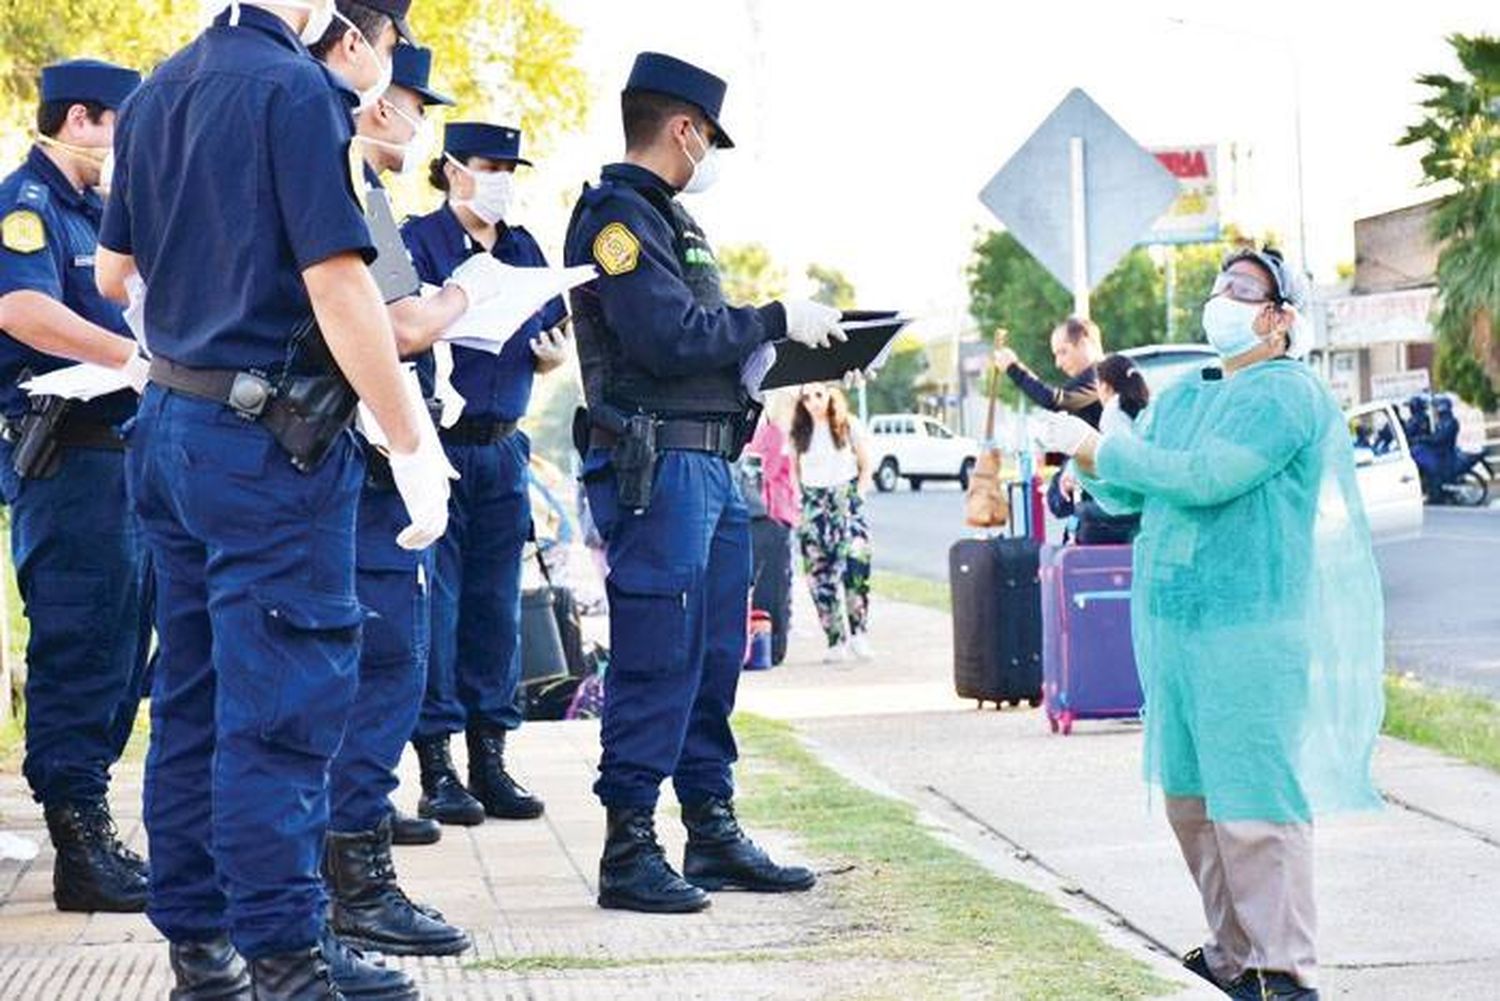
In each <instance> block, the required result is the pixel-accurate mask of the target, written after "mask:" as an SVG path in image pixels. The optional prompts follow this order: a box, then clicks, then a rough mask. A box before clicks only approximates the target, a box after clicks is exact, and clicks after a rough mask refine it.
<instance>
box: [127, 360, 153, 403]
mask: <svg viewBox="0 0 1500 1001" xmlns="http://www.w3.org/2000/svg"><path fill="white" fill-rule="evenodd" d="M120 371H121V372H123V373H125V378H127V379H129V380H130V388H131V389H133V390H135V392H136V395H137V396H139V395H140V394H141V393H144V392H145V391H146V383H148V382H150V381H151V363H150V362H149V361H147V360H146V359H144V358H142V357H141V356H140V355H139V354H137V353H136V352H134V351H132V352H131V353H130V357H129V358H128V359H127V360H126V362H125V364H123V365H121V366H120Z"/></svg>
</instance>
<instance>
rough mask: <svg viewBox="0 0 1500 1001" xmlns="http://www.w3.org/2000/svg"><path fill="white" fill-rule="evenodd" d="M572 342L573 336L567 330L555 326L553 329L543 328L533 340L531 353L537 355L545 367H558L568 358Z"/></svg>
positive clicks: (537, 358)
mask: <svg viewBox="0 0 1500 1001" xmlns="http://www.w3.org/2000/svg"><path fill="white" fill-rule="evenodd" d="M572 343H573V338H572V336H571V335H569V333H568V332H567V331H566V330H564V329H563V328H562V327H553V328H552V329H551V330H543V331H542V332H541V333H540V334H538V335H537V337H536V340H534V341H532V342H531V353H532V354H534V355H536V360H537V361H539V362H541V363H542V365H543V366H544V367H547V368H556V367H557V366H559V365H561V364H562V363H563V362H565V361H567V360H568V348H569V346H570V345H571V344H572Z"/></svg>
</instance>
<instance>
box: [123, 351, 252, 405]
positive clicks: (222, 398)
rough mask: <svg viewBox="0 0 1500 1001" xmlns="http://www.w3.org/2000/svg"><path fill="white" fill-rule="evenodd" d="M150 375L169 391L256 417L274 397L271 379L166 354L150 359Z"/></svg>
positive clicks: (152, 379) (155, 381) (153, 380)
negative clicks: (177, 359)
mask: <svg viewBox="0 0 1500 1001" xmlns="http://www.w3.org/2000/svg"><path fill="white" fill-rule="evenodd" d="M150 379H151V381H152V382H154V383H156V384H157V385H158V386H162V387H164V388H166V389H170V390H172V391H173V392H177V393H185V394H187V395H188V396H196V397H198V398H199V399H203V400H213V401H214V402H215V403H222V404H224V405H225V406H227V407H229V408H230V409H232V410H234V411H235V412H236V413H239V414H241V415H242V416H245V417H259V416H260V415H261V414H262V413H263V412H264V411H265V409H266V408H267V407H268V406H270V405H271V403H272V401H273V400H274V399H275V393H274V392H273V390H272V388H271V383H270V382H269V381H268V380H267V379H265V378H264V377H262V376H259V375H256V374H254V373H252V372H241V371H238V370H236V369H232V368H188V367H187V366H186V365H179V364H177V363H176V362H175V361H172V360H171V359H170V358H163V357H162V356H161V355H156V356H155V357H153V358H152V359H151V371H150Z"/></svg>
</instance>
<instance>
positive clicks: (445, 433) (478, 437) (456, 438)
mask: <svg viewBox="0 0 1500 1001" xmlns="http://www.w3.org/2000/svg"><path fill="white" fill-rule="evenodd" d="M515 432H516V422H515V421H496V420H478V419H470V418H461V419H460V420H459V421H458V423H456V424H454V425H453V426H452V427H451V428H443V429H442V430H441V431H439V432H438V437H440V438H441V439H442V440H443V444H444V445H494V444H497V443H499V442H502V441H504V440H505V439H507V438H509V437H510V436H511V435H513V434H515Z"/></svg>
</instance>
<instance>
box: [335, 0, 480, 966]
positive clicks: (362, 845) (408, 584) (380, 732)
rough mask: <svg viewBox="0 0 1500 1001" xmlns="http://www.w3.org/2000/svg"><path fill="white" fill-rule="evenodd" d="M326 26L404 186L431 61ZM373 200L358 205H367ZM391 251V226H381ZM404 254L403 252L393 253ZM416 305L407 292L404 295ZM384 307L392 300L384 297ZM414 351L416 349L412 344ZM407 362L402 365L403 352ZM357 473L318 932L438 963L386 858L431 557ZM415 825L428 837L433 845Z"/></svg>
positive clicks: (368, 28)
mask: <svg viewBox="0 0 1500 1001" xmlns="http://www.w3.org/2000/svg"><path fill="white" fill-rule="evenodd" d="M339 12H340V13H341V14H343V15H345V16H346V17H347V21H344V20H336V21H335V23H334V24H333V25H332V26H331V27H330V28H329V30H328V32H327V33H326V34H325V35H324V36H323V38H322V39H321V40H320V41H319V42H317V43H316V44H314V45H313V46H312V53H313V55H314V56H316V57H317V58H318V59H320V60H322V61H323V62H324V63H325V64H326V65H327V66H328V67H329V68H330V69H332V70H333V71H334V72H335V73H337V74H339V75H340V76H341V77H343V78H344V79H345V80H346V81H348V82H349V83H350V85H351V86H353V87H355V89H356V90H357V91H359V92H361V93H364V94H370V95H372V96H371V97H370V98H369V99H367V100H366V101H365V107H364V108H363V109H362V110H361V111H360V113H359V115H358V117H357V119H356V123H355V132H356V135H355V141H356V142H357V143H358V144H359V148H360V150H361V152H362V154H363V159H364V177H363V178H362V181H363V183H364V184H365V185H366V186H368V187H369V188H370V189H372V192H373V191H379V190H383V188H382V185H381V181H380V177H379V175H380V174H382V173H384V172H386V171H395V172H397V173H401V172H406V173H410V172H411V171H412V170H415V169H418V168H421V167H425V166H426V163H427V158H428V157H429V156H430V155H431V152H432V151H431V145H432V144H431V141H430V137H431V134H432V133H431V131H430V124H429V123H427V121H426V119H425V114H426V107H427V106H428V105H445V104H448V105H451V104H452V103H453V102H452V100H451V99H449V98H448V97H445V96H444V95H442V94H439V93H437V92H436V91H434V90H432V89H431V87H430V86H429V75H430V73H431V68H432V52H431V50H430V49H425V48H421V47H419V46H415V45H398V46H397V47H396V49H395V51H394V52H393V53H392V55H391V74H390V84H389V86H388V87H387V88H386V89H385V91H384V92H383V93H381V94H380V95H379V96H378V97H376V96H373V89H372V88H374V87H378V86H379V85H380V84H381V83H382V82H383V79H382V78H383V73H382V72H381V70H380V65H381V64H380V62H379V60H378V59H377V58H375V57H374V56H373V53H374V46H373V45H371V44H370V41H369V38H368V37H367V34H366V33H371V32H374V31H376V30H378V28H379V26H380V21H379V17H380V15H379V14H378V13H377V12H375V11H374V10H373V9H372V8H368V7H365V6H364V5H363V4H362V3H354V2H350V0H339ZM371 197H373V195H372V194H367V195H366V198H367V201H368V200H369V199H370V198H371ZM386 222H387V225H389V226H390V227H391V236H392V237H393V238H394V235H395V226H394V222H393V221H390V220H389V219H387V220H386ZM398 252H401V253H404V251H398ZM409 291H410V292H415V288H413V289H411V290H409ZM387 294H388V295H395V294H397V293H395V292H394V291H392V292H389V293H387ZM467 305H468V303H467V299H466V296H465V294H464V292H463V291H462V289H460V288H459V287H457V286H448V287H446V288H444V289H443V290H442V291H440V292H438V293H437V294H436V295H432V296H428V297H426V298H419V297H417V296H415V295H407V296H405V297H403V298H400V299H397V300H395V301H394V302H393V303H392V308H391V314H392V325H393V327H394V328H396V333H397V340H398V343H400V342H401V341H402V335H403V334H405V335H406V337H407V339H408V340H410V339H411V338H412V337H416V338H418V339H419V341H418V345H417V346H419V347H423V348H425V347H426V346H429V345H430V344H431V340H432V339H433V338H435V337H436V334H437V333H438V331H439V330H441V329H442V328H443V327H446V326H448V325H450V324H451V323H452V322H453V320H455V319H456V318H457V317H458V316H459V315H461V314H462V312H463V311H464V310H465V309H466V308H467ZM422 338H425V342H424V341H422V340H421V339H422ZM406 347H407V348H408V350H406V351H403V352H402V353H409V348H410V345H406ZM364 450H365V462H366V474H365V483H364V489H363V490H361V492H360V498H359V523H358V528H357V530H356V549H355V558H356V561H357V562H356V566H357V573H356V576H355V582H356V588H357V590H358V594H359V600H360V603H361V604H362V605H364V606H365V608H366V609H368V610H369V611H370V612H371V613H373V614H372V615H371V617H370V618H369V619H368V620H367V621H366V622H365V630H364V642H363V644H362V646H361V649H360V659H359V689H358V691H357V692H356V693H355V698H354V706H353V708H352V710H351V711H350V714H349V726H348V728H347V731H346V733H345V735H344V743H343V746H341V747H340V748H339V752H338V754H337V755H336V756H335V757H334V759H333V764H332V767H331V768H330V771H329V790H330V796H331V805H330V813H329V825H328V841H327V845H326V849H325V853H324V860H323V873H324V878H325V880H326V882H327V884H328V890H329V894H330V896H331V897H332V898H333V906H332V908H331V910H330V921H331V922H332V924H333V928H334V931H335V932H336V933H337V934H338V935H339V937H340V938H341V939H343V940H344V941H346V942H348V943H350V944H352V945H356V946H359V947H362V948H370V949H375V950H378V951H380V952H385V953H393V954H399V955H429V956H444V955H452V954H454V953H459V952H463V951H464V950H466V949H467V948H469V945H470V941H469V936H468V935H466V934H465V933H464V932H463V931H462V930H461V929H459V928H456V927H454V926H452V925H450V924H448V923H447V922H445V921H443V920H441V919H440V918H439V917H437V916H435V915H436V912H435V911H433V910H431V909H430V908H422V907H419V906H417V905H416V904H414V903H413V902H412V901H411V899H410V898H408V897H407V895H406V894H405V893H404V892H402V890H401V889H400V887H399V886H398V884H397V880H396V869H395V864H394V862H393V860H392V858H391V844H392V842H393V838H394V816H393V814H394V810H393V808H392V806H391V801H390V793H391V792H392V791H393V790H394V789H395V788H396V786H397V784H398V779H397V777H396V773H395V769H396V766H397V765H398V764H399V763H400V760H401V752H402V750H403V749H404V748H405V747H406V741H407V738H408V737H409V736H410V735H411V731H412V727H413V726H414V725H415V724H416V719H417V712H418V710H419V709H420V708H421V705H422V692H423V689H424V687H425V684H424V683H425V680H426V677H427V635H428V627H427V623H428V618H429V615H430V610H429V607H428V585H429V581H430V580H431V578H432V573H433V568H432V564H433V560H432V549H431V547H429V548H427V549H424V550H421V551H413V550H410V549H405V548H403V547H401V546H399V545H397V544H396V536H397V534H398V533H399V532H400V530H401V528H402V526H404V525H405V524H406V520H407V519H406V509H405V507H404V506H403V505H402V503H401V495H400V494H399V493H397V491H396V487H395V484H394V483H393V482H392V481H391V473H390V464H389V463H388V462H387V460H386V457H385V454H384V452H383V451H382V450H381V449H380V448H378V447H376V446H375V445H372V444H370V442H368V441H364ZM408 824H409V825H410V824H426V825H428V826H429V827H430V829H431V830H430V832H427V833H429V834H430V835H431V836H430V837H425V838H423V840H424V841H433V840H436V835H437V834H439V833H440V830H439V828H438V825H437V823H436V822H435V821H423V820H418V819H416V818H412V819H411V820H410V821H409V822H408Z"/></svg>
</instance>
